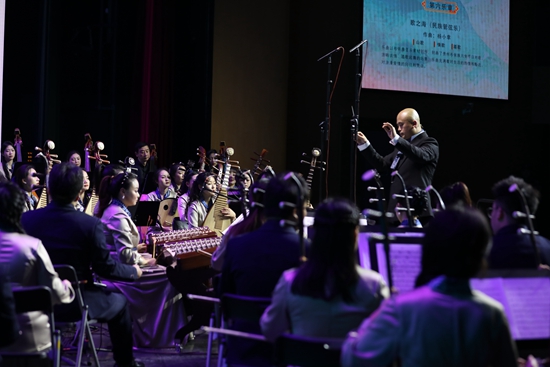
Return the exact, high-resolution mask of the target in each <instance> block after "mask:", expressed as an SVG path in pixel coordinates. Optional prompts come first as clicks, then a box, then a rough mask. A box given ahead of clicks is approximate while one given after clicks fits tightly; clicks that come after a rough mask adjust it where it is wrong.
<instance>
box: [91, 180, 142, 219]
mask: <svg viewBox="0 0 550 367" xmlns="http://www.w3.org/2000/svg"><path fill="white" fill-rule="evenodd" d="M101 187H102V188H105V190H101V192H100V194H99V209H98V212H97V215H96V216H97V217H99V218H101V217H102V216H103V212H104V211H105V209H107V207H108V206H109V204H111V201H112V200H118V201H120V202H121V203H122V204H124V206H126V207H130V206H134V205H136V204H137V202H138V200H139V192H138V191H139V182H138V180H137V176H136V175H134V174H133V173H127V172H123V173H119V174H118V175H116V176H106V177H104V178H103V180H102V181H101Z"/></svg>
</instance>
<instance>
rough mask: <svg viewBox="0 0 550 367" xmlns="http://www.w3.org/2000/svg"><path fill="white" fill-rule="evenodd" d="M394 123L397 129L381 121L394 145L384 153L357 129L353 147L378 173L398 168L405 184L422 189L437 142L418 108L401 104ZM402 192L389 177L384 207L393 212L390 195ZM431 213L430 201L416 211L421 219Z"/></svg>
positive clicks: (432, 167) (397, 182)
mask: <svg viewBox="0 0 550 367" xmlns="http://www.w3.org/2000/svg"><path fill="white" fill-rule="evenodd" d="M396 125H397V131H396V130H395V127H394V126H393V125H392V124H391V123H389V122H384V123H383V124H382V128H383V129H384V131H385V132H386V134H387V135H388V138H389V139H390V141H389V143H390V144H391V145H393V146H394V147H395V149H394V150H393V152H392V153H390V154H388V155H387V156H385V157H383V156H381V155H380V154H378V152H376V150H375V149H374V148H373V146H372V145H371V144H370V142H369V140H368V139H367V137H366V136H365V135H364V134H363V133H362V132H360V131H359V132H358V133H357V139H356V141H357V148H358V149H359V150H360V152H361V155H362V156H363V157H365V158H366V160H367V161H368V162H369V163H370V164H371V165H372V166H373V167H374V168H375V169H377V170H378V171H380V172H381V173H384V172H387V173H390V172H393V171H398V172H399V174H400V175H401V176H402V177H403V180H404V181H405V184H406V185H407V186H417V187H419V188H421V189H425V188H426V187H427V186H429V185H431V183H432V178H433V175H434V173H435V168H436V166H437V161H438V159H439V144H438V142H437V140H435V139H434V138H431V137H429V136H428V134H427V133H426V131H424V129H423V128H422V125H421V124H420V116H419V115H418V112H416V110H414V109H412V108H405V109H404V110H402V111H401V112H399V114H398V115H397V119H396ZM398 132H399V134H398ZM402 192H403V187H402V184H401V182H400V180H395V179H394V180H392V183H391V186H390V198H389V203H388V211H390V212H393V210H394V208H395V205H396V199H394V198H393V195H394V194H401V193H402ZM432 216H433V214H432V208H431V205H428V207H427V209H426V210H425V211H424V212H423V213H420V216H419V219H420V221H421V222H423V223H425V222H427V221H428V220H429V218H430V217H432Z"/></svg>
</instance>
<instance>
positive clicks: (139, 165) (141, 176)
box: [132, 142, 157, 194]
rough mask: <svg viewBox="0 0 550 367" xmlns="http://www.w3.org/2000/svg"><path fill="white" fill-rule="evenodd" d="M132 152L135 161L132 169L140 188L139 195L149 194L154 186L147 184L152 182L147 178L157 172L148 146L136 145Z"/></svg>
mask: <svg viewBox="0 0 550 367" xmlns="http://www.w3.org/2000/svg"><path fill="white" fill-rule="evenodd" d="M134 152H135V155H136V158H137V160H136V162H135V164H134V165H133V166H132V168H134V169H135V173H136V175H137V180H138V183H139V188H140V190H139V193H140V194H142V193H144V192H149V190H152V187H154V185H153V184H152V183H151V182H149V181H152V178H150V177H149V176H151V175H152V174H153V173H154V172H155V171H156V170H157V165H156V162H155V161H154V159H151V149H150V147H149V144H147V143H144V142H139V143H137V144H136V146H135V149H134Z"/></svg>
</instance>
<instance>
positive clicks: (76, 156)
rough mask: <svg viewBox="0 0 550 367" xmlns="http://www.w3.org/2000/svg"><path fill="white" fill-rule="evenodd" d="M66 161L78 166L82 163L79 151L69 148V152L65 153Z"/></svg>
mask: <svg viewBox="0 0 550 367" xmlns="http://www.w3.org/2000/svg"><path fill="white" fill-rule="evenodd" d="M67 162H70V163H72V164H74V165H75V166H77V167H80V165H81V164H82V158H81V157H80V153H78V151H76V150H71V151H70V152H69V154H67Z"/></svg>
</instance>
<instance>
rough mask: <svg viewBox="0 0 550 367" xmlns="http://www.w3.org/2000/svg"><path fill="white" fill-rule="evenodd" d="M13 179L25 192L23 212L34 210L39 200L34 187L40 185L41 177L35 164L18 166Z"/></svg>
mask: <svg viewBox="0 0 550 367" xmlns="http://www.w3.org/2000/svg"><path fill="white" fill-rule="evenodd" d="M12 181H13V182H14V183H15V184H16V185H17V186H19V187H20V188H21V189H22V190H23V191H24V192H25V195H26V200H25V207H24V208H23V212H27V211H29V210H34V209H35V208H36V205H37V204H38V200H39V198H38V195H37V194H36V192H35V191H34V189H36V187H37V186H39V185H40V179H39V178H38V174H37V173H36V169H35V168H34V166H33V165H32V164H24V165H22V166H20V167H19V168H17V170H16V171H15V173H14V175H13V178H12Z"/></svg>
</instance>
